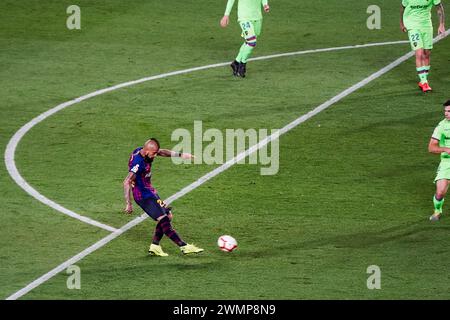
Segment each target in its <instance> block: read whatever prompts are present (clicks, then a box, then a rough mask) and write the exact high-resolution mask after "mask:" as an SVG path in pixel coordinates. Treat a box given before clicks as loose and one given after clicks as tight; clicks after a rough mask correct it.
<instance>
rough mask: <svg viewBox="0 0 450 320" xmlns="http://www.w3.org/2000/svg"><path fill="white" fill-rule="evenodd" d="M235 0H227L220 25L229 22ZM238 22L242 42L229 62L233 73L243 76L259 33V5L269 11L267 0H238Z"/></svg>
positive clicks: (260, 25) (224, 25)
mask: <svg viewBox="0 0 450 320" xmlns="http://www.w3.org/2000/svg"><path fill="white" fill-rule="evenodd" d="M234 1H235V0H228V2H227V7H226V9H225V14H224V16H223V18H222V20H220V26H221V27H222V28H225V27H226V26H227V25H228V23H229V22H230V12H231V9H232V8H233V5H234ZM238 1H239V3H238V22H239V25H240V26H241V29H242V34H241V36H242V37H243V38H244V43H243V44H242V46H241V48H240V49H239V53H238V55H237V57H236V59H235V60H234V61H233V62H232V63H231V69H233V75H234V76H239V77H242V78H244V77H245V73H246V71H247V68H246V65H247V60H248V58H249V57H250V55H251V54H252V52H253V49H254V48H255V47H256V42H257V38H258V37H259V35H260V34H261V28H262V13H261V7H263V8H264V11H265V12H269V10H270V8H269V4H268V3H267V1H268V0H238Z"/></svg>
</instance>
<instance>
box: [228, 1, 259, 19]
mask: <svg viewBox="0 0 450 320" xmlns="http://www.w3.org/2000/svg"><path fill="white" fill-rule="evenodd" d="M238 1H239V3H238V21H254V20H261V19H262V12H261V8H262V7H263V6H265V5H266V4H267V1H268V0H238ZM234 2H235V0H228V2H227V8H226V9H225V15H226V16H229V15H230V12H231V9H233V5H234Z"/></svg>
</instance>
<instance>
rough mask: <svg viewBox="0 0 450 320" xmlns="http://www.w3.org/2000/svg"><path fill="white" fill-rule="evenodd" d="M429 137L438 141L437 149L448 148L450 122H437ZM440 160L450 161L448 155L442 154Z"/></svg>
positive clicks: (449, 144) (449, 143)
mask: <svg viewBox="0 0 450 320" xmlns="http://www.w3.org/2000/svg"><path fill="white" fill-rule="evenodd" d="M431 137H432V138H433V139H436V140H439V147H441V148H450V120H447V119H444V120H442V121H441V122H439V124H438V125H437V127H436V128H435V129H434V131H433V135H432V136H431ZM441 159H450V155H449V154H448V153H446V152H442V153H441Z"/></svg>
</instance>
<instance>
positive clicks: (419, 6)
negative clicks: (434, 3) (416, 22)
mask: <svg viewBox="0 0 450 320" xmlns="http://www.w3.org/2000/svg"><path fill="white" fill-rule="evenodd" d="M409 7H410V8H411V9H413V10H415V9H427V8H428V5H417V6H409Z"/></svg>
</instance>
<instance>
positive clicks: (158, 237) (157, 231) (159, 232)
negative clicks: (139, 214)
mask: <svg viewBox="0 0 450 320" xmlns="http://www.w3.org/2000/svg"><path fill="white" fill-rule="evenodd" d="M163 236H164V231H163V229H162V227H161V221H159V222H158V224H157V225H156V228H155V233H154V234H153V240H152V243H153V244H156V245H159V242H160V241H161V239H162V237H163Z"/></svg>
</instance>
